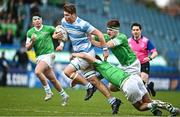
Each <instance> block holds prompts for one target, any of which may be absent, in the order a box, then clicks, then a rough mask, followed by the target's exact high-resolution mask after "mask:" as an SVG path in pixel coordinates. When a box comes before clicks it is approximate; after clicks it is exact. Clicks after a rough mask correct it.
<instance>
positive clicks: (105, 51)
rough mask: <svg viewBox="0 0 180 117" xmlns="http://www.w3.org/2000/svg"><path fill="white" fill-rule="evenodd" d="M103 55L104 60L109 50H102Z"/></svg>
mask: <svg viewBox="0 0 180 117" xmlns="http://www.w3.org/2000/svg"><path fill="white" fill-rule="evenodd" d="M103 56H104V60H105V61H107V58H108V56H109V50H104V51H103Z"/></svg>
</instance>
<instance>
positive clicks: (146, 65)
mask: <svg viewBox="0 0 180 117" xmlns="http://www.w3.org/2000/svg"><path fill="white" fill-rule="evenodd" d="M149 71H150V63H149V62H147V63H143V64H141V72H145V73H147V74H148V75H149Z"/></svg>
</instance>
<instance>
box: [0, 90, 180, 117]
mask: <svg viewBox="0 0 180 117" xmlns="http://www.w3.org/2000/svg"><path fill="white" fill-rule="evenodd" d="M66 91H67V93H68V94H69V95H70V99H69V103H68V105H67V106H65V107H63V106H61V96H60V95H59V94H58V93H57V92H56V91H55V90H53V92H54V97H53V98H52V99H51V100H49V101H47V102H45V101H44V100H43V98H44V96H45V93H44V90H43V89H36V88H33V89H30V88H20V87H19V88H17V87H0V116H112V114H111V113H112V111H111V107H110V105H109V104H108V102H107V100H106V99H105V97H104V96H103V95H102V94H101V93H100V92H96V93H95V94H94V96H93V97H92V98H91V99H90V100H89V101H84V100H83V99H84V96H85V94H86V91H85V90H84V89H79V90H76V89H66ZM113 95H114V96H116V97H118V98H120V99H121V100H122V101H123V104H122V105H121V106H120V110H119V113H118V115H117V116H152V114H151V112H150V111H146V112H139V111H137V110H136V109H135V108H134V107H133V106H132V105H131V104H130V103H129V102H128V101H126V99H125V97H124V96H123V94H122V93H121V92H116V93H113ZM154 99H161V100H163V101H167V102H170V103H172V104H173V105H174V106H176V107H179V108H180V92H175V91H158V92H157V96H156V97H155V98H154ZM163 115H164V116H168V115H169V113H168V112H166V111H163Z"/></svg>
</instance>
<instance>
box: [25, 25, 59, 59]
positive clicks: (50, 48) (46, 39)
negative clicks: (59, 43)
mask: <svg viewBox="0 0 180 117" xmlns="http://www.w3.org/2000/svg"><path fill="white" fill-rule="evenodd" d="M54 30H55V29H54V27H52V26H47V25H43V27H42V29H40V30H37V29H35V27H33V28H31V29H29V30H28V32H27V40H31V36H32V35H33V34H34V35H35V37H36V39H35V43H34V46H33V47H34V50H35V53H36V56H39V55H43V54H49V53H52V52H54V45H53V41H52V35H53V32H54Z"/></svg>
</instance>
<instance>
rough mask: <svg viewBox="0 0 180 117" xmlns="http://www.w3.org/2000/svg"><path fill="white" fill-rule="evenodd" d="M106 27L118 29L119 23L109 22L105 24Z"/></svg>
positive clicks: (117, 21) (115, 20) (116, 21)
mask: <svg viewBox="0 0 180 117" xmlns="http://www.w3.org/2000/svg"><path fill="white" fill-rule="evenodd" d="M107 27H108V28H113V27H120V22H119V20H118V19H112V20H109V21H108V22H107Z"/></svg>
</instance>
